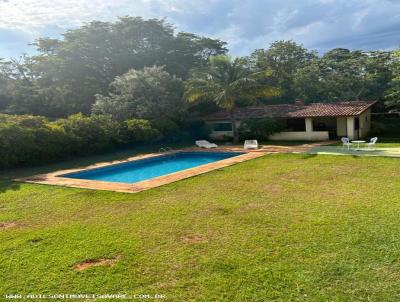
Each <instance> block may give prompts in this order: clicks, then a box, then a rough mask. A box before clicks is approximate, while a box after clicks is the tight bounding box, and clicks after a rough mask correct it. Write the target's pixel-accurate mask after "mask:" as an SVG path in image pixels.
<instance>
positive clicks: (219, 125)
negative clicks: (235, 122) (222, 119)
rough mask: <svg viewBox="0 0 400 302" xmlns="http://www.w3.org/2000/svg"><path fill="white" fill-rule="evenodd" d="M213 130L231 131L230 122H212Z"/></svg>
mask: <svg viewBox="0 0 400 302" xmlns="http://www.w3.org/2000/svg"><path fill="white" fill-rule="evenodd" d="M213 129H214V131H216V132H218V131H221V132H225V131H232V123H230V122H229V123H215V124H214V128H213Z"/></svg>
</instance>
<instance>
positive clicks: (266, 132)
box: [239, 118, 282, 140]
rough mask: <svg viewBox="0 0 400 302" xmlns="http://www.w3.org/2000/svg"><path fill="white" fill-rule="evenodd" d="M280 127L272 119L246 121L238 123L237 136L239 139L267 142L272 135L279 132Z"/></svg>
mask: <svg viewBox="0 0 400 302" xmlns="http://www.w3.org/2000/svg"><path fill="white" fill-rule="evenodd" d="M281 130H282V126H281V125H280V124H279V122H277V121H276V120H274V119H271V118H262V119H247V120H243V121H242V122H241V123H240V127H239V135H240V137H241V139H253V138H254V139H258V140H268V137H269V136H270V135H272V134H274V133H277V132H280V131H281Z"/></svg>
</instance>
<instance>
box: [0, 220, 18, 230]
mask: <svg viewBox="0 0 400 302" xmlns="http://www.w3.org/2000/svg"><path fill="white" fill-rule="evenodd" d="M16 226H17V223H16V222H12V221H9V222H0V230H5V229H11V228H14V227H16Z"/></svg>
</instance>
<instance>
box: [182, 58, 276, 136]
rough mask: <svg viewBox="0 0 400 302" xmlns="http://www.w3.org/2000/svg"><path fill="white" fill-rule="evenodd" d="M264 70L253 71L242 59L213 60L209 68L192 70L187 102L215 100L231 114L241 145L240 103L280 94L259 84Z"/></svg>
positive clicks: (233, 126)
mask: <svg viewBox="0 0 400 302" xmlns="http://www.w3.org/2000/svg"><path fill="white" fill-rule="evenodd" d="M266 75H267V73H266V72H265V71H262V72H260V71H258V72H254V71H253V70H251V69H250V68H248V67H247V66H246V64H245V63H244V60H243V59H240V58H236V59H233V58H232V57H230V56H226V55H220V56H214V57H211V58H210V61H209V64H208V66H206V67H205V68H197V69H194V70H193V71H192V74H191V77H190V78H189V79H188V80H187V81H186V83H185V84H186V85H185V86H186V89H185V95H184V97H185V99H186V100H187V101H189V102H195V101H199V100H213V101H214V102H215V103H216V104H217V105H218V106H219V107H221V108H224V109H225V110H227V111H229V113H230V119H231V121H232V130H233V141H234V143H238V142H239V133H238V129H237V125H236V120H235V116H234V111H235V109H236V107H237V103H238V101H239V100H240V101H242V100H248V101H253V100H255V99H257V98H260V97H266V96H272V95H277V94H279V91H278V89H276V88H273V87H271V86H268V85H263V84H260V78H263V77H265V76H266Z"/></svg>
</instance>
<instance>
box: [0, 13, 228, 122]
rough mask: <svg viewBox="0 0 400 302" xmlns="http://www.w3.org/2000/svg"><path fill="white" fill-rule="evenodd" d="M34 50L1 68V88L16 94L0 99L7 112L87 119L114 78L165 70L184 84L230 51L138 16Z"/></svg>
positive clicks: (46, 41)
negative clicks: (146, 70)
mask: <svg viewBox="0 0 400 302" xmlns="http://www.w3.org/2000/svg"><path fill="white" fill-rule="evenodd" d="M34 45H35V46H36V48H37V51H38V54H37V55H34V56H31V57H24V58H23V59H22V61H21V62H19V61H15V60H14V61H9V62H1V64H0V66H1V67H0V71H1V76H0V85H2V86H3V85H5V84H4V83H3V82H4V81H7V85H11V86H12V87H13V89H11V91H16V92H15V93H11V95H8V96H7V97H6V98H4V97H3V98H2V99H1V100H0V104H1V105H2V106H0V108H1V107H3V108H4V107H5V108H6V111H7V112H10V113H18V114H20V113H33V114H41V115H46V116H51V117H62V116H67V115H69V114H73V113H77V112H83V113H86V114H89V113H90V110H91V107H92V104H93V103H94V101H95V95H96V94H104V93H106V92H107V90H108V86H109V84H110V83H111V82H112V81H113V80H114V78H115V77H116V76H119V75H122V74H124V73H125V72H127V71H128V70H130V69H142V68H144V67H146V66H147V67H149V66H154V65H158V66H164V68H165V70H166V71H167V72H169V73H171V74H173V75H176V76H177V77H181V78H183V79H184V78H186V76H187V75H188V73H189V70H190V69H191V68H194V67H198V66H202V65H204V64H205V63H206V62H207V60H208V58H209V56H212V55H217V54H224V53H226V51H227V49H226V48H225V45H226V43H225V42H223V41H220V40H217V39H210V38H206V37H199V36H197V35H194V34H190V33H183V32H180V33H175V32H174V29H173V27H172V26H171V25H170V24H168V23H166V22H165V20H163V19H161V20H159V19H149V20H144V19H142V18H140V17H123V18H119V19H118V20H117V21H116V22H114V23H112V22H99V21H93V22H91V23H88V24H86V25H84V26H82V27H80V28H77V29H74V30H68V31H67V32H65V33H64V34H63V37H62V38H61V39H50V38H42V39H38V40H37V41H35V43H34ZM3 78H5V80H3ZM2 86H0V87H2ZM0 96H1V95H0Z"/></svg>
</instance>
